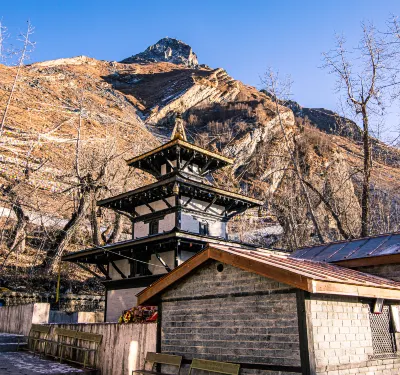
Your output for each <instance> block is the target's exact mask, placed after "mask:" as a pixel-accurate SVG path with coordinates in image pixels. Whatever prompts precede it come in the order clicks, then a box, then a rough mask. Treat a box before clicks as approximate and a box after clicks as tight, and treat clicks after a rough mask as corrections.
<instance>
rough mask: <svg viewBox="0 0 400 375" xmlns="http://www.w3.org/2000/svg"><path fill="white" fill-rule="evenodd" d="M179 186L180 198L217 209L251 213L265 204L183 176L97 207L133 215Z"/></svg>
mask: <svg viewBox="0 0 400 375" xmlns="http://www.w3.org/2000/svg"><path fill="white" fill-rule="evenodd" d="M175 184H177V186H178V187H179V193H180V195H185V196H189V197H192V198H197V199H201V200H204V201H206V202H211V201H214V203H215V204H217V205H222V206H225V207H226V206H231V207H230V209H231V210H236V209H239V208H240V209H248V208H251V207H256V206H262V205H263V201H261V200H258V199H255V198H251V197H247V196H245V195H243V194H238V193H234V192H230V191H227V190H224V189H220V188H216V187H213V186H210V185H206V184H204V183H201V182H197V181H193V180H190V179H188V178H185V177H183V176H181V175H179V174H174V175H173V176H172V177H170V178H167V179H164V180H160V181H157V182H154V183H152V184H150V185H146V186H143V187H140V188H138V189H135V190H132V191H129V192H126V193H123V194H119V195H117V196H115V197H111V198H107V199H103V200H100V201H98V202H97V205H98V206H100V207H107V208H111V209H114V210H120V211H124V212H129V213H131V214H132V213H133V212H134V211H133V209H134V207H137V206H140V205H143V204H144V202H145V203H151V202H154V201H157V200H160V199H162V198H164V199H165V198H167V197H170V196H172V195H174V194H176V192H174V187H175Z"/></svg>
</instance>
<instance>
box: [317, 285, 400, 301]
mask: <svg viewBox="0 0 400 375" xmlns="http://www.w3.org/2000/svg"><path fill="white" fill-rule="evenodd" d="M313 284H314V288H313V290H314V293H324V294H339V295H346V296H357V297H370V298H384V299H396V300H399V299H400V290H396V289H389V288H386V287H373V286H363V285H351V284H341V283H334V282H326V281H314V282H313Z"/></svg>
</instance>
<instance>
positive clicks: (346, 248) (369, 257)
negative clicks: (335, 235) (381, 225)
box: [291, 232, 400, 267]
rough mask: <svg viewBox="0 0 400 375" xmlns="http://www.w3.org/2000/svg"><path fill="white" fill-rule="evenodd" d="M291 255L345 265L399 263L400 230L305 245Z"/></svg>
mask: <svg viewBox="0 0 400 375" xmlns="http://www.w3.org/2000/svg"><path fill="white" fill-rule="evenodd" d="M291 257H292V258H297V259H308V260H316V261H322V262H328V263H337V264H340V265H343V266H347V267H359V266H369V265H380V264H390V263H400V232H396V233H388V234H382V235H378V236H373V237H366V238H360V239H356V240H350V241H340V242H333V243H328V244H324V245H318V246H311V247H305V248H303V249H299V250H297V251H295V252H294V253H293V254H292V255H291Z"/></svg>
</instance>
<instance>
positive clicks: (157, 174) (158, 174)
mask: <svg viewBox="0 0 400 375" xmlns="http://www.w3.org/2000/svg"><path fill="white" fill-rule="evenodd" d="M148 165H149V167H150V169H151V170H152V171H153V172H154V174H155V175H156V177H161V172H160V171H159V170H158V169H157V168H156V167H155V166H154V165H153V164H152V163H148Z"/></svg>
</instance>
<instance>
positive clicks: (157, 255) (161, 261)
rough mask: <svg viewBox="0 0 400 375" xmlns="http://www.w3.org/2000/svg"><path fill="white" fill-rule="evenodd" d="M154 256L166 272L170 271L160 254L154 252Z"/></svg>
mask: <svg viewBox="0 0 400 375" xmlns="http://www.w3.org/2000/svg"><path fill="white" fill-rule="evenodd" d="M155 256H156V258H157V259H158V260H159V262H160V263H161V264H162V265H163V266H164V268H165V269H166V270H167V272H171V271H172V270H171V268H169V266H168V264H167V263H166V262H165V260H164V259H163V258H161V256H160V254H158V253H157V252H156V253H155Z"/></svg>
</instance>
